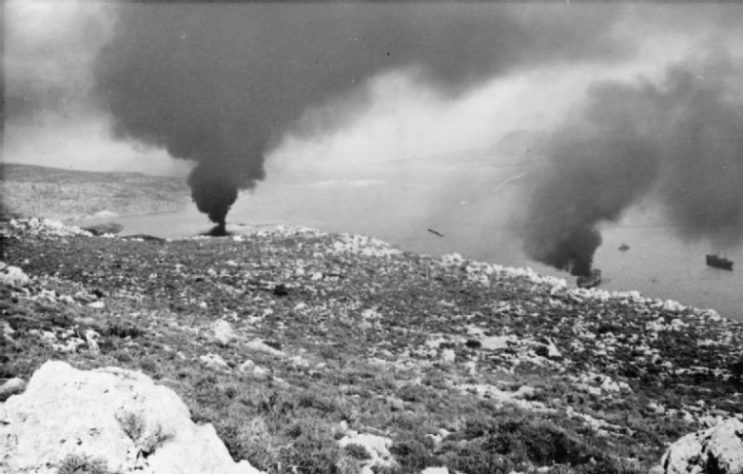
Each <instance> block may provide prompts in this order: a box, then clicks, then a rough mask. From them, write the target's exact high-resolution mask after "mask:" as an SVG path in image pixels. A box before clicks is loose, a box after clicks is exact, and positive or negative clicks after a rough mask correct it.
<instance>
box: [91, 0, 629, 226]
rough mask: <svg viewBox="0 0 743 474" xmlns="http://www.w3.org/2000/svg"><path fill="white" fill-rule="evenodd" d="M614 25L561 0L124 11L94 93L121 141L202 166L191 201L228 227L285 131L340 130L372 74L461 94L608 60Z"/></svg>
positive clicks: (613, 51)
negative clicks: (412, 75) (518, 76)
mask: <svg viewBox="0 0 743 474" xmlns="http://www.w3.org/2000/svg"><path fill="white" fill-rule="evenodd" d="M616 16H617V15H616V9H615V8H611V7H607V8H592V7H588V6H584V7H579V8H563V7H560V6H559V5H553V6H545V5H540V6H539V8H538V9H537V8H532V7H531V6H529V5H478V4H468V5H462V4H402V5H400V4H353V3H348V4H343V3H341V4H312V5H301V4H296V5H286V4H270V5H265V4H251V5H240V4H234V3H217V4H209V3H202V4H196V3H175V4H167V3H164V4H163V3H160V4H155V5H146V4H125V5H121V6H120V8H119V18H118V23H117V27H116V29H115V32H114V36H113V39H112V41H111V42H110V43H109V44H108V46H107V47H106V48H105V49H104V50H103V51H102V52H101V54H100V55H99V57H98V63H97V67H96V73H97V91H98V94H99V95H100V96H101V97H102V98H103V100H104V102H105V103H106V105H107V106H108V108H109V109H110V111H111V113H112V115H113V117H114V121H115V133H116V134H117V136H119V137H121V138H126V139H133V140H136V141H139V142H143V143H146V144H150V145H155V146H160V147H164V148H165V149H167V151H168V152H169V153H170V155H171V156H173V157H177V158H183V159H187V160H192V161H194V162H196V163H197V166H196V167H195V168H194V169H193V172H192V174H191V176H190V178H189V184H190V185H191V188H192V195H193V199H194V200H195V201H196V204H197V206H198V208H199V209H200V210H201V211H202V212H205V213H207V214H208V215H209V218H210V219H211V220H213V221H214V222H217V223H218V224H219V225H220V226H222V227H224V222H225V217H226V215H227V212H228V210H229V208H230V206H231V205H232V204H233V202H234V201H235V199H236V197H237V194H238V190H240V189H250V188H252V187H254V186H255V185H256V183H257V182H258V181H260V180H261V179H263V177H264V171H263V163H264V159H265V156H266V154H267V153H268V152H270V151H271V148H272V147H275V146H276V145H277V144H278V142H279V140H280V139H281V136H282V134H284V133H286V132H287V131H290V130H293V131H295V132H296V131H297V130H299V129H301V130H300V131H302V130H304V131H305V132H308V131H310V132H317V131H318V130H319V131H324V130H327V128H329V127H335V126H339V125H342V124H343V123H345V122H347V121H348V120H350V119H351V118H352V112H355V111H357V110H358V109H359V107H362V106H363V105H364V103H365V100H366V98H365V95H364V88H363V85H364V83H365V81H367V80H368V79H369V78H370V77H373V76H374V75H375V74H378V73H380V72H382V71H388V70H393V69H400V68H413V69H414V70H416V71H418V72H419V77H423V78H425V79H426V80H427V81H429V82H430V83H431V84H433V85H435V86H437V87H439V88H440V89H441V90H442V91H444V92H446V93H449V94H458V93H461V92H463V91H465V90H467V89H468V88H469V87H471V86H473V85H476V84H478V83H480V82H482V81H484V80H487V79H489V78H491V77H493V76H495V75H497V74H501V73H504V72H507V71H511V70H513V69H514V68H517V67H529V66H531V65H535V64H539V63H543V62H545V61H551V62H556V61H561V60H579V59H583V58H593V59H596V58H616V57H617V56H618V55H621V54H622V52H623V51H624V47H623V46H620V45H619V43H618V42H616V41H613V40H612V37H611V34H612V28H611V26H612V22H613V21H614V18H615V17H616ZM338 97H341V98H342V99H343V101H340V100H339V99H337V98H338ZM327 104H331V105H332V107H329V108H328V110H329V111H330V112H329V113H325V114H315V116H314V121H312V123H311V124H307V123H304V124H303V125H302V126H301V127H300V125H298V123H299V122H298V121H299V119H300V118H302V117H303V116H305V117H306V115H305V114H306V113H307V111H308V109H310V108H311V107H313V106H314V107H322V106H325V105H327ZM349 104H350V105H349ZM318 119H320V122H318ZM308 133H309V132H308Z"/></svg>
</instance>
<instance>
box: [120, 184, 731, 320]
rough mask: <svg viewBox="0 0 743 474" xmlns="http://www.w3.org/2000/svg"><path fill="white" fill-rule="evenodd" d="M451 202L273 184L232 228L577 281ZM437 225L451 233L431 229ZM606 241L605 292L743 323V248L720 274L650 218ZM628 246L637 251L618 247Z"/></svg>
mask: <svg viewBox="0 0 743 474" xmlns="http://www.w3.org/2000/svg"><path fill="white" fill-rule="evenodd" d="M325 184H328V183H325ZM331 184H332V183H331ZM356 184H358V183H356ZM450 197H451V196H449V198H450ZM442 199H443V198H442ZM297 203H301V206H300V205H298V204H297ZM448 206H449V207H448V208H447V205H445V204H444V203H442V202H433V203H432V202H430V194H429V193H427V191H426V189H425V188H422V187H418V186H405V185H390V184H389V183H382V182H368V183H364V185H363V186H361V185H359V186H354V185H353V183H351V184H348V183H343V182H338V183H335V184H334V185H330V184H328V185H323V186H318V185H313V184H307V185H301V184H291V185H289V184H275V183H266V184H265V185H264V186H262V187H261V188H259V189H258V190H256V191H255V192H254V193H252V194H249V195H245V196H243V197H242V199H238V201H237V203H236V205H235V207H234V208H233V211H232V212H231V213H230V216H229V222H228V226H227V230H228V231H230V232H234V233H241V232H248V231H250V230H254V229H256V228H261V227H268V226H274V225H279V224H284V225H303V226H309V227H314V228H318V229H321V230H325V231H331V232H351V233H359V234H365V235H372V236H375V237H378V238H381V239H383V240H385V241H388V242H390V243H392V244H393V245H395V246H397V247H399V248H402V249H404V250H411V251H416V252H420V253H425V254H429V255H441V254H445V253H452V252H457V253H460V254H462V255H463V256H465V257H467V258H473V259H476V260H482V261H488V262H493V263H498V264H502V265H508V266H520V267H524V266H530V267H532V268H533V269H534V270H536V271H538V272H540V273H543V274H549V275H554V276H558V277H562V278H566V279H568V280H569V281H570V282H571V283H572V282H573V278H572V277H570V276H569V275H568V274H567V273H566V272H562V271H559V270H556V269H554V268H552V267H548V266H546V265H543V264H541V263H539V262H535V261H533V260H531V259H529V258H528V257H527V256H526V255H525V254H524V252H523V250H522V248H521V242H520V240H518V239H517V238H515V237H513V233H512V232H510V231H509V229H507V228H505V227H503V222H504V221H505V219H502V218H501V219H493V214H492V213H489V214H486V213H485V212H483V210H484V209H486V208H491V205H490V203H488V202H480V203H476V202H462V201H456V202H454V203H453V204H451V203H449V204H448ZM441 209H446V212H442V211H441ZM501 217H503V216H501ZM115 220H116V222H119V223H121V224H122V225H123V226H124V232H123V233H124V234H127V233H129V234H138V233H146V234H153V235H157V236H161V237H171V238H175V237H183V236H192V235H196V234H199V233H203V232H206V231H208V230H209V229H210V228H211V227H210V225H209V224H208V223H207V222H205V219H204V216H203V214H200V213H199V212H198V211H197V210H196V209H195V208H193V207H192V206H188V208H187V209H184V210H183V211H181V212H178V213H172V214H161V215H154V216H136V217H122V218H116V219H115ZM428 228H432V229H434V230H436V231H439V232H440V233H442V234H443V235H444V237H443V238H441V237H438V236H436V235H434V234H432V233H430V232H428V231H427V229H428ZM603 238H604V241H603V244H602V245H601V247H599V249H598V251H597V253H596V257H595V263H596V267H598V268H601V269H602V270H603V275H604V281H603V283H602V288H604V289H607V290H624V291H626V290H638V291H640V292H641V293H642V294H643V295H645V296H652V297H658V298H664V299H665V298H670V299H674V300H678V301H681V302H682V303H684V304H689V305H693V306H698V307H702V308H713V309H715V310H717V311H718V312H719V313H720V314H721V315H723V316H726V317H729V318H733V319H737V320H743V292H741V291H740V289H741V288H743V272H741V265H743V248H740V247H739V248H737V249H733V250H731V251H729V252H728V253H727V256H728V257H729V258H730V259H732V260H733V261H735V265H736V268H735V270H734V271H733V272H728V271H723V270H716V269H712V268H710V267H707V266H706V265H705V261H704V256H705V254H706V253H709V251H710V248H709V247H708V246H707V245H706V244H701V243H684V242H681V241H679V240H678V239H677V238H675V237H674V236H673V234H672V232H671V230H670V229H669V228H668V227H665V226H660V225H653V224H648V219H647V216H642V215H639V214H637V215H631V216H629V217H628V218H626V219H624V220H623V221H622V222H620V223H619V224H614V225H611V226H608V227H606V228H604V229H603ZM622 243H626V244H628V245H629V246H630V249H629V250H627V251H624V252H622V251H619V249H618V248H619V246H620V245H621V244H622Z"/></svg>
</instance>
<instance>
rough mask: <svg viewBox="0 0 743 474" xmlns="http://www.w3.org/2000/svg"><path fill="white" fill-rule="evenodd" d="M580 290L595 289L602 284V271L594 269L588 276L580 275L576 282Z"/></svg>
mask: <svg viewBox="0 0 743 474" xmlns="http://www.w3.org/2000/svg"><path fill="white" fill-rule="evenodd" d="M576 283H577V285H578V287H579V288H593V287H594V286H598V285H599V284H600V283H601V270H599V269H598V268H594V269H593V270H591V273H590V274H588V275H580V276H579V277H578V279H577V280H576Z"/></svg>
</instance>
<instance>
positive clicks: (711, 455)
mask: <svg viewBox="0 0 743 474" xmlns="http://www.w3.org/2000/svg"><path fill="white" fill-rule="evenodd" d="M661 466H662V467H663V473H664V474H713V473H714V474H743V423H741V422H740V421H738V420H736V419H735V418H731V419H728V420H725V421H723V422H721V423H719V424H718V425H716V426H714V427H712V428H710V429H708V430H703V431H697V432H696V433H691V434H688V435H686V436H684V437H682V438H680V439H679V440H678V441H676V442H675V443H673V444H672V445H671V447H670V448H668V451H666V453H665V454H664V455H663V458H662V459H661Z"/></svg>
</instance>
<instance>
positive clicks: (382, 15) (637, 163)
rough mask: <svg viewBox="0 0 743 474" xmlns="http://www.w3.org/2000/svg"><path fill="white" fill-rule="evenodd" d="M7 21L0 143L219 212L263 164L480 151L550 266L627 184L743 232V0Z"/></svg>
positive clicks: (347, 166) (617, 202)
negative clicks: (147, 179) (151, 185)
mask: <svg viewBox="0 0 743 474" xmlns="http://www.w3.org/2000/svg"><path fill="white" fill-rule="evenodd" d="M4 23H5V44H4V48H5V51H4V59H5V61H4V66H3V68H4V69H3V74H4V79H5V91H4V118H5V123H4V125H5V127H4V136H3V160H4V161H7V162H17V163H28V164H40V165H46V166H55V167H63V168H74V169H89V170H129V171H139V172H144V173H151V174H172V175H182V176H183V177H184V179H186V180H188V183H189V185H190V186H191V190H192V197H193V199H194V201H195V203H196V205H197V206H198V208H199V209H200V210H201V211H202V212H204V213H205V214H207V215H208V216H209V218H210V219H211V220H212V221H214V222H216V223H222V224H223V223H224V221H225V219H228V218H229V217H228V212H229V210H230V207H231V206H232V205H233V203H234V202H235V200H236V199H241V200H242V199H245V200H249V199H250V194H249V193H246V194H244V195H240V191H245V190H251V189H254V188H256V187H260V186H261V184H262V183H263V182H271V181H272V180H277V181H278V180H285V181H292V180H293V181H296V180H302V179H305V180H313V181H321V180H338V179H346V178H348V177H354V178H365V177H366V178H370V179H371V178H373V177H378V176H379V174H380V173H379V172H380V170H385V169H389V170H393V171H394V170H404V172H405V176H416V175H417V174H420V173H425V172H426V170H427V169H429V168H430V166H432V163H435V164H436V165H441V163H442V160H443V161H444V162H445V163H446V165H447V166H451V167H453V168H456V167H457V166H460V167H467V166H471V162H470V161H467V160H462V159H461V157H462V156H465V155H467V154H468V153H469V155H471V154H472V153H475V152H478V153H480V155H482V156H481V159H482V160H484V161H486V162H488V163H490V164H492V165H499V164H500V165H504V166H505V165H509V166H511V165H513V166H514V169H515V170H516V171H515V172H514V173H513V175H512V176H511V177H510V178H508V177H507V179H511V178H512V181H511V184H512V185H513V186H512V187H513V190H512V192H511V193H510V194H509V195H508V197H504V198H503V201H502V202H500V203H498V206H499V207H502V208H507V209H506V211H504V212H503V213H504V214H507V215H508V216H509V217H508V221H509V225H510V226H512V227H513V228H514V229H517V233H518V234H519V235H520V236H521V238H522V240H523V247H524V249H525V251H526V252H527V254H528V255H529V256H530V257H532V258H533V259H535V260H538V261H541V262H544V263H547V264H549V265H552V266H554V267H556V268H562V269H570V270H571V271H572V272H573V273H575V274H585V273H587V272H588V271H589V270H590V269H591V266H592V259H593V255H594V252H595V250H596V248H597V247H598V246H599V245H600V243H601V235H600V229H599V225H600V224H602V223H605V222H612V221H616V220H617V219H619V218H620V217H621V216H622V215H623V214H624V213H625V212H627V211H628V210H630V209H632V208H633V206H637V205H639V204H640V203H643V204H647V203H651V205H652V206H653V207H655V208H657V209H659V210H660V212H662V213H663V216H665V219H666V220H667V222H668V223H669V225H672V226H674V228H676V229H677V235H678V237H679V238H681V239H685V240H703V241H708V242H710V243H711V244H712V245H714V246H717V247H719V248H726V247H730V246H735V245H739V244H740V243H741V240H743V90H742V89H743V80H742V79H743V29H741V28H740V25H741V24H743V6H739V5H733V4H679V5H674V4H635V3H627V4H615V5H603V4H578V5H569V4H543V3H533V4H532V3H523V4H521V3H519V4H480V3H472V4H470V3H456V4H455V3H432V4H426V3H423V4H421V3H383V4H364V3H320V4H307V5H288V4H238V3H156V4H144V3H133V4H132V3H124V2H122V3H116V2H73V1H71V2H42V1H27V0H23V1H21V0H9V1H8V2H6V5H5V11H4ZM514 143H515V144H516V145H513V144H514ZM522 143H525V144H526V145H524V146H523V147H521V144H522ZM511 145H513V146H511ZM522 148H524V149H527V148H528V152H525V151H524V150H523V149H522ZM514 149H517V152H515V151H514ZM483 150H484V151H483ZM442 157H443V158H442ZM458 160H459V161H458ZM393 171H391V172H393ZM502 182H505V180H499V181H498V182H493V183H492V187H493V188H495V187H497V186H498V185H499V183H502ZM429 184H430V185H431V188H432V189H436V190H437V191H435V192H441V193H445V192H447V191H446V190H447V189H450V188H452V187H458V186H462V183H461V182H459V181H457V182H452V181H450V180H448V179H447V176H446V175H445V174H441V175H436V177H435V182H431V183H429ZM297 206H301V203H297ZM501 210H502V209H501ZM498 212H500V211H498ZM493 213H494V214H496V213H497V212H496V210H495V209H494V210H493Z"/></svg>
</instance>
